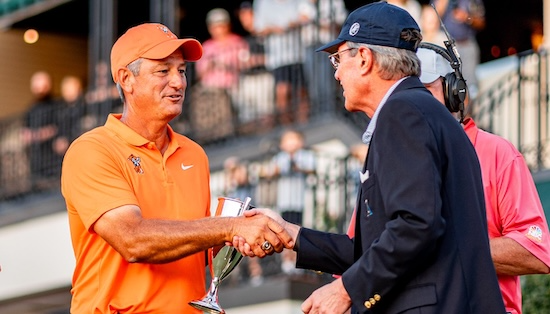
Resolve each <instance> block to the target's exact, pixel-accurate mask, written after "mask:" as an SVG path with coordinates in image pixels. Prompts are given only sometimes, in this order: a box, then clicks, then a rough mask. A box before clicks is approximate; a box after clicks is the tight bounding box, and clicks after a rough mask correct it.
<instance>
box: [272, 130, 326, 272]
mask: <svg viewBox="0 0 550 314" xmlns="http://www.w3.org/2000/svg"><path fill="white" fill-rule="evenodd" d="M315 170H316V158H315V153H314V151H313V150H311V149H308V148H306V147H305V138H304V134H303V133H302V132H299V131H298V130H294V129H288V130H285V131H284V132H283V134H282V135H281V138H280V140H279V152H278V153H277V154H275V156H273V158H272V160H271V170H270V176H271V177H272V178H275V179H276V181H277V203H276V210H277V212H279V213H280V214H281V216H282V217H283V218H284V219H285V220H286V221H289V222H292V223H295V224H297V225H299V226H301V225H302V223H303V215H304V207H305V203H306V202H305V201H306V197H307V195H308V193H307V192H308V186H307V177H308V175H311V174H314V173H315ZM281 259H282V261H281V269H282V271H283V272H284V273H285V274H294V273H299V272H300V270H298V269H296V267H295V266H294V265H295V264H296V253H295V252H293V251H291V250H285V251H283V253H282V257H281Z"/></svg>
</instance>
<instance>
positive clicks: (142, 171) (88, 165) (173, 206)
mask: <svg viewBox="0 0 550 314" xmlns="http://www.w3.org/2000/svg"><path fill="white" fill-rule="evenodd" d="M120 117H121V115H120V114H117V115H113V114H112V115H109V117H108V119H107V122H106V123H105V125H104V126H102V127H98V128H95V129H93V130H91V131H89V132H87V133H85V134H83V135H82V136H80V137H79V138H77V139H76V140H75V141H74V142H73V143H72V144H71V146H70V148H69V150H68V151H67V153H66V155H65V159H64V161H63V171H62V177H61V190H62V193H63V197H64V198H65V202H66V204H67V211H68V217H69V225H70V231H71V238H72V243H73V248H74V253H75V258H76V267H75V270H74V275H73V282H72V284H73V287H72V291H71V292H72V294H73V298H72V304H71V313H92V312H93V313H114V312H116V313H118V312H131V313H160V312H162V313H167V314H168V313H173V314H176V313H178V314H179V313H200V311H198V310H195V309H193V308H192V307H190V306H189V305H188V304H187V303H188V302H189V301H191V300H193V299H198V298H201V297H202V296H203V295H204V287H205V268H204V265H205V254H204V253H203V252H200V253H196V254H192V255H190V256H187V257H185V258H182V259H180V260H177V261H174V262H170V263H164V264H147V263H129V262H127V261H126V260H125V259H124V258H123V257H122V255H120V253H118V252H117V251H116V250H115V249H114V248H113V247H112V246H110V245H109V243H107V242H106V241H105V240H103V238H101V237H100V236H99V235H97V234H96V233H95V232H94V230H93V225H94V223H95V222H96V221H97V220H98V219H99V218H100V217H101V216H102V215H103V214H104V213H106V212H107V211H109V210H111V209H114V208H117V207H120V206H123V205H128V204H134V205H137V206H139V208H140V210H141V214H142V215H143V217H144V218H148V219H170V220H176V219H177V220H192V219H199V218H204V217H207V216H209V210H210V187H209V166H208V159H207V157H206V154H205V152H204V150H203V149H202V148H201V147H200V146H199V145H198V144H197V143H195V142H193V141H191V140H190V139H188V138H186V137H184V136H183V135H180V134H177V133H175V132H174V131H173V130H172V129H171V128H169V130H168V132H169V136H170V143H169V145H168V148H167V149H166V152H165V153H164V154H161V152H160V151H159V150H158V149H157V147H156V145H155V143H154V142H151V141H149V140H147V139H145V138H144V137H142V136H141V135H139V134H138V133H136V132H135V131H133V130H132V129H130V128H129V127H128V126H127V125H125V124H123V123H122V122H121V121H120Z"/></svg>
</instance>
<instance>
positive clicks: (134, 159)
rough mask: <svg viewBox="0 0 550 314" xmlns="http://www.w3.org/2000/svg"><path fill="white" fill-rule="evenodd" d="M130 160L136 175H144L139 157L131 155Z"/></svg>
mask: <svg viewBox="0 0 550 314" xmlns="http://www.w3.org/2000/svg"><path fill="white" fill-rule="evenodd" d="M128 160H129V161H131V162H132V164H133V165H134V170H135V171H136V173H139V174H143V168H141V158H140V157H138V156H134V154H130V156H129V157H128Z"/></svg>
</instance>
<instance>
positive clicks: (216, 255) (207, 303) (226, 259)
mask: <svg viewBox="0 0 550 314" xmlns="http://www.w3.org/2000/svg"><path fill="white" fill-rule="evenodd" d="M250 200H251V199H250V197H247V198H246V199H245V200H244V202H243V201H241V200H239V199H235V198H229V197H218V207H217V208H216V213H215V216H218V217H236V216H240V215H242V213H243V212H244V211H245V210H248V209H250ZM242 258H243V256H242V255H241V253H239V251H238V250H237V249H235V248H234V247H232V246H228V245H223V246H218V247H213V248H210V249H208V266H209V269H210V275H211V277H212V280H211V282H210V288H209V289H208V292H207V293H206V295H205V296H204V297H203V298H202V299H200V300H194V301H191V302H189V305H191V306H192V307H194V308H196V309H199V310H202V311H203V312H205V313H210V314H224V313H225V311H224V309H222V308H221V306H220V304H219V302H218V287H219V285H220V283H221V281H222V280H223V279H224V278H225V277H227V275H229V273H231V271H233V269H235V267H236V266H237V265H238V264H239V262H240V261H241V259H242Z"/></svg>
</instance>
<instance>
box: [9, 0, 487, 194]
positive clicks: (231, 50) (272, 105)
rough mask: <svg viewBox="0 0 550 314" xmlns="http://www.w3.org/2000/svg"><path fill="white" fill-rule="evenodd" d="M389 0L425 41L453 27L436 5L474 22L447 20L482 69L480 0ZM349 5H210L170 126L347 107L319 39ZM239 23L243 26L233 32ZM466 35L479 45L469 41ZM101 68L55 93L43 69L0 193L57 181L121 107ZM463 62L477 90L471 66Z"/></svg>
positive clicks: (208, 134) (256, 126) (322, 1)
mask: <svg viewBox="0 0 550 314" xmlns="http://www.w3.org/2000/svg"><path fill="white" fill-rule="evenodd" d="M388 2H390V3H392V4H395V5H397V6H400V7H403V8H404V9H406V10H407V11H409V12H410V13H411V15H412V16H413V17H414V18H415V19H416V20H417V22H418V24H419V25H420V26H421V28H422V31H423V34H424V38H425V41H429V42H432V43H436V44H438V45H441V46H443V45H444V43H443V41H445V40H447V37H446V36H445V34H444V33H443V31H442V29H441V27H440V24H439V18H438V14H439V16H440V17H441V18H442V19H443V20H453V21H458V18H460V19H461V21H463V23H462V25H465V26H464V27H468V29H469V30H468V29H466V30H465V29H463V28H462V26H461V25H459V24H458V23H455V24H453V23H451V22H445V24H446V25H448V30H449V32H451V36H462V35H464V36H467V38H466V39H467V42H466V41H465V40H462V37H460V38H457V45H458V46H459V47H458V48H459V51H461V53H462V51H464V52H465V54H467V58H468V62H466V63H465V64H468V65H472V66H473V67H474V69H475V66H477V63H476V62H475V60H476V49H475V39H474V41H472V38H475V31H476V30H477V29H480V28H482V27H483V23H482V22H483V21H480V22H479V25H476V23H478V22H477V21H475V20H473V18H474V17H475V18H479V19H482V18H483V14H484V10H483V3H482V2H481V0H456V1H448V0H434V1H433V5H434V7H432V6H430V5H426V4H423V5H421V4H420V3H419V2H418V1H417V0H390V1H388ZM435 8H437V12H438V13H436V11H435ZM349 9H353V8H350V6H349V3H346V2H345V1H344V0H293V1H290V0H278V1H271V0H255V1H253V2H248V1H244V2H242V3H241V4H240V7H239V8H238V9H237V10H236V11H231V12H229V11H227V10H226V9H224V8H214V9H212V10H210V11H209V12H208V14H207V15H206V19H205V21H204V22H205V25H206V27H207V30H208V33H209V34H210V38H209V39H207V40H205V41H204V42H203V43H202V44H203V48H204V54H203V57H202V58H201V60H199V61H198V62H196V63H191V64H189V66H188V83H189V86H188V91H187V96H186V100H185V103H184V112H183V114H182V115H181V117H179V118H178V119H177V120H174V121H173V122H172V127H173V128H174V129H175V130H177V131H178V132H181V133H183V134H186V135H188V136H189V137H190V138H192V139H194V140H196V141H198V142H199V143H201V144H206V143H210V142H216V141H223V140H224V139H227V138H230V137H234V136H240V135H247V134H259V133H262V132H267V131H269V130H271V129H272V128H274V127H276V126H278V127H285V126H293V125H297V124H303V123H305V122H307V121H308V120H309V119H310V118H311V117H312V116H315V115H319V114H327V113H328V114H330V113H331V112H334V111H335V110H337V109H338V107H341V105H340V103H339V100H341V97H342V92H341V88H340V86H339V85H338V83H337V81H336V80H335V79H334V69H332V67H331V65H330V62H328V60H327V58H326V54H325V53H319V52H315V49H316V48H318V47H319V46H321V45H322V44H324V43H326V42H327V41H329V40H330V39H331V38H334V37H335V36H337V34H338V33H339V31H340V27H341V25H342V23H343V22H344V20H345V18H346V16H347V13H348V11H349ZM274 12H277V14H274ZM465 12H466V13H465ZM453 17H455V18H453ZM234 25H239V26H241V28H242V30H244V33H245V34H242V32H238V33H237V32H235V31H234V30H233V29H232V26H234ZM474 26H476V27H474ZM457 32H458V33H457ZM460 32H462V33H463V34H462V33H460ZM461 34H462V35H461ZM468 36H469V37H468ZM472 36H473V37H472ZM466 43H467V44H468V47H470V48H472V49H469V48H463V46H462V45H463V44H466ZM478 57H479V52H478V51H477V58H478ZM94 70H95V73H94V75H93V77H94V80H95V81H93V82H88V83H89V84H87V86H89V88H87V89H86V88H85V87H84V82H83V80H82V78H79V77H76V76H72V75H68V76H67V77H64V78H63V79H62V80H61V81H60V86H59V89H58V90H60V95H54V93H53V90H54V88H53V87H54V86H53V83H52V78H51V76H50V74H49V73H46V72H44V71H37V72H36V73H35V74H34V75H33V76H32V77H31V78H30V92H31V93H32V95H33V103H32V104H30V105H29V110H28V112H27V113H26V114H25V116H24V117H23V119H21V123H20V124H19V125H14V124H13V123H11V122H12V121H7V122H6V123H4V122H2V123H0V129H1V130H2V135H1V136H0V156H1V158H0V162H1V164H0V182H2V188H1V189H0V198H6V197H8V198H9V197H10V196H14V195H15V196H17V195H20V194H24V193H27V192H29V191H40V190H44V189H50V188H52V187H56V186H57V185H58V184H59V182H58V181H59V180H58V179H59V173H60V165H61V160H62V158H63V155H64V153H65V151H66V149H67V148H68V146H69V144H70V142H71V141H72V140H74V139H75V138H76V137H77V136H79V135H80V134H82V133H83V132H85V131H87V130H90V129H92V128H93V127H96V126H98V125H102V124H103V123H104V122H105V119H106V117H107V115H108V114H109V113H111V112H120V111H121V102H120V98H119V95H118V92H117V91H116V88H115V87H114V85H113V83H112V82H111V77H110V73H109V66H108V64H107V63H106V62H100V63H98V64H96V66H95V69H94ZM463 72H464V76H465V77H466V79H467V81H468V86H469V87H470V89H474V92H475V86H476V84H475V74H472V73H474V70H473V69H463ZM339 109H342V108H339Z"/></svg>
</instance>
